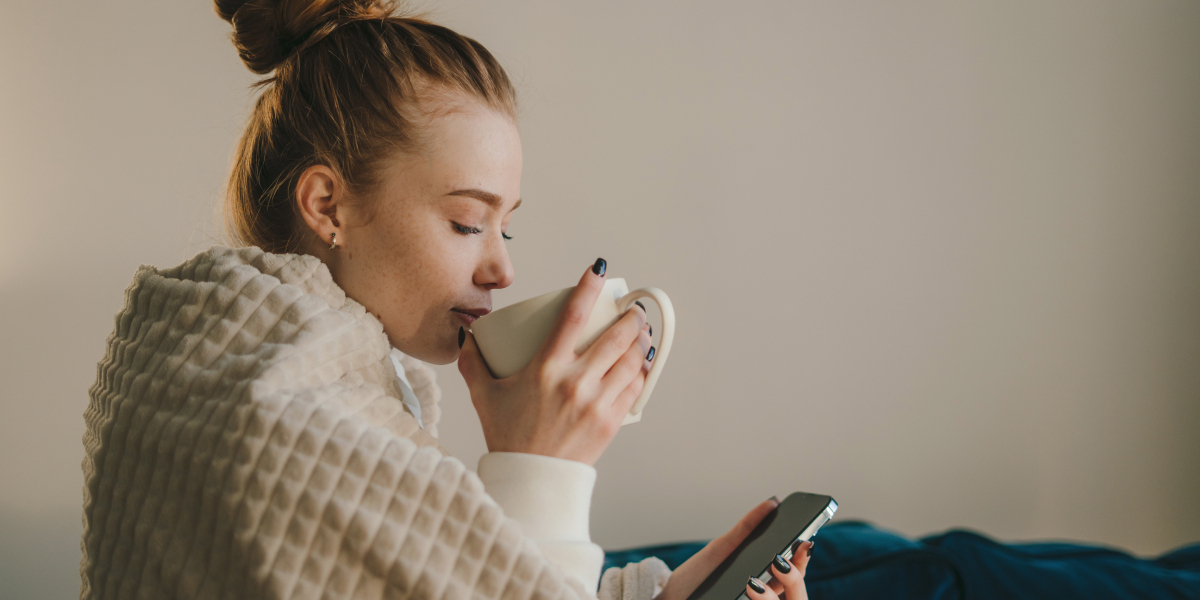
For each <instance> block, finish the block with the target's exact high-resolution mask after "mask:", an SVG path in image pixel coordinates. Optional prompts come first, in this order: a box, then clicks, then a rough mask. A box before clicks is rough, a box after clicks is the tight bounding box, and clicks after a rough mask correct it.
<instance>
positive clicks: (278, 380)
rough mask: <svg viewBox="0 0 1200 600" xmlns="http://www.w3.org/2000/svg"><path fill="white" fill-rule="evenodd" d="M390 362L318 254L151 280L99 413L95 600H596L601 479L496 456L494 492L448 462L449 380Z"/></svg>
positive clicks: (101, 381) (90, 433)
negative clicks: (590, 515) (444, 406)
mask: <svg viewBox="0 0 1200 600" xmlns="http://www.w3.org/2000/svg"><path fill="white" fill-rule="evenodd" d="M391 350H392V349H391V347H390V345H389V344H388V341H387V337H386V336H385V335H384V333H383V327H382V325H381V324H380V323H379V321H378V319H376V318H375V317H374V316H372V315H371V314H370V313H368V312H366V310H365V309H364V308H363V307H362V305H360V304H358V303H357V302H355V301H354V300H352V299H350V298H347V297H346V295H345V293H344V292H343V291H342V290H341V289H340V288H339V287H338V286H337V285H336V284H334V282H333V280H332V278H331V277H330V275H329V270H328V269H327V268H326V267H325V265H324V264H323V263H321V261H320V260H318V259H316V258H315V257H311V256H299V255H277V254H268V253H264V252H262V251H261V250H259V249H257V248H242V249H229V248H223V247H214V248H211V249H209V250H207V251H205V252H202V253H201V254H199V255H197V256H195V257H194V258H192V259H190V260H188V261H187V262H185V263H183V264H181V265H179V266H177V267H174V268H171V269H163V270H160V269H156V268H154V267H150V266H143V267H141V268H140V269H138V271H137V273H136V274H135V275H134V280H133V283H132V284H131V285H130V286H129V288H128V289H127V290H126V292H125V307H124V308H123V309H122V310H121V312H120V313H118V315H117V317H116V330H115V331H114V332H113V333H112V335H111V336H109V339H108V343H107V352H106V354H105V357H104V359H103V360H102V361H100V364H99V365H98V368H97V378H96V383H95V384H94V385H93V386H92V388H91V390H90V392H91V403H90V404H89V406H88V409H87V411H86V413H85V415H84V417H85V420H86V423H87V430H86V433H85V434H84V447H85V451H86V456H85V458H84V462H83V472H84V480H85V485H84V503H83V514H84V533H83V542H82V547H83V560H82V563H81V566H80V570H81V574H82V578H83V587H82V591H81V597H82V598H196V597H203V598H317V597H321V598H352V597H353V598H385V597H386V598H467V597H471V598H506V599H507V598H589V597H595V596H594V595H593V592H592V590H595V589H596V587H595V585H596V580H597V578H598V576H599V569H600V564H601V561H602V560H603V552H602V551H601V550H600V549H599V547H598V546H596V545H595V544H592V542H591V540H590V536H589V533H588V531H587V511H588V507H589V505H590V501H591V490H592V483H593V482H594V479H595V471H594V470H593V469H592V468H591V467H588V466H587V465H583V464H582V463H575V462H572V461H566V460H561V459H554V458H549V457H535V456H532V455H519V454H510V453H493V454H488V455H485V456H484V458H483V459H481V460H480V465H479V470H480V475H481V476H482V477H483V480H482V481H481V478H480V476H476V474H475V473H472V472H471V471H469V470H468V469H466V467H464V465H463V464H462V462H460V461H459V460H457V459H455V458H452V457H447V456H445V455H444V452H443V451H442V450H441V448H440V447H439V446H438V444H437V438H436V435H437V428H436V426H437V421H438V417H439V416H440V410H439V408H438V406H437V402H438V399H439V398H440V392H439V391H438V388H437V386H436V384H435V382H434V377H433V371H432V370H431V369H430V368H429V367H428V366H427V365H425V364H423V363H421V362H420V361H418V360H416V359H413V358H412V357H408V356H404V355H402V354H398V353H397V356H396V357H397V359H398V360H399V362H400V363H401V365H402V367H403V373H401V374H400V375H401V376H400V377H397V371H396V369H395V368H394V366H393V363H392V358H391V356H389V352H390V351H391ZM405 387H409V388H410V389H409V390H405ZM405 391H408V392H409V394H411V395H409V396H408V400H409V401H410V403H411V401H412V396H414V395H415V397H416V399H417V401H418V403H419V407H420V408H419V411H417V410H413V411H411V412H410V411H409V410H407V409H406V408H405V405H404V402H403V401H402V399H404V398H405V397H406V394H405ZM418 412H419V414H420V417H421V423H418V422H417V420H416V418H414V417H413V414H412V413H418ZM669 575H670V572H669V571H668V570H667V568H666V566H665V565H664V564H663V563H662V562H661V561H658V560H657V559H648V560H647V561H643V562H642V563H639V564H636V565H629V566H627V567H625V568H624V569H615V568H614V569H609V571H608V572H607V573H605V574H604V577H603V582H602V583H601V585H600V594H599V595H600V597H601V598H605V599H610V598H611V599H617V598H629V599H634V598H636V599H648V598H651V597H652V596H654V595H656V594H657V593H658V591H659V590H661V588H662V586H663V584H664V583H665V582H666V580H667V578H668V577H669Z"/></svg>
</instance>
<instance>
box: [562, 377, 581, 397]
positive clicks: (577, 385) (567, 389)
mask: <svg viewBox="0 0 1200 600" xmlns="http://www.w3.org/2000/svg"><path fill="white" fill-rule="evenodd" d="M585 385H586V382H585V381H584V379H583V377H581V376H574V377H569V378H567V379H564V380H563V382H562V392H563V396H564V397H565V398H566V401H567V402H568V403H571V404H578V403H580V402H582V401H583V399H584V388H585Z"/></svg>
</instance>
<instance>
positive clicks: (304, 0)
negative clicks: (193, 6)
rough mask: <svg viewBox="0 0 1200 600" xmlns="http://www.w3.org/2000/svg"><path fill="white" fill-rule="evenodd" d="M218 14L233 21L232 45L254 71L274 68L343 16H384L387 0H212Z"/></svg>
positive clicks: (388, 8) (390, 8) (390, 9)
mask: <svg viewBox="0 0 1200 600" xmlns="http://www.w3.org/2000/svg"><path fill="white" fill-rule="evenodd" d="M213 3H214V4H215V5H216V9H217V15H219V16H220V17H221V18H222V19H224V20H226V21H229V23H230V24H231V25H233V36H232V38H233V45H234V46H236V47H237V50H238V56H241V57H242V62H244V63H246V66H247V67H249V68H250V70H251V71H254V72H255V73H258V74H262V75H265V74H267V73H270V72H271V71H273V70H275V67H277V66H279V63H281V62H283V60H284V59H286V58H287V57H288V55H290V54H291V53H292V51H293V50H295V49H296V48H297V47H298V46H300V45H301V44H303V43H304V42H305V40H307V39H308V37H309V36H310V35H312V34H313V33H314V32H316V31H317V30H318V29H320V28H321V27H324V26H326V25H328V26H330V27H332V26H333V25H334V24H336V23H337V22H338V21H339V20H343V19H369V18H385V17H387V16H389V15H391V14H392V12H393V11H394V10H395V7H394V5H393V3H392V2H390V1H387V0H214V2H213Z"/></svg>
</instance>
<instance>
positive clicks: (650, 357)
mask: <svg viewBox="0 0 1200 600" xmlns="http://www.w3.org/2000/svg"><path fill="white" fill-rule="evenodd" d="M646 360H654V346H650V351H649V352H647V353H646Z"/></svg>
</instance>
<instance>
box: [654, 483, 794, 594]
mask: <svg viewBox="0 0 1200 600" xmlns="http://www.w3.org/2000/svg"><path fill="white" fill-rule="evenodd" d="M776 506H779V502H777V501H776V500H775V499H774V498H772V499H770V500H766V501H764V502H763V503H762V504H759V505H758V506H755V507H754V508H753V509H752V510H751V511H750V512H748V513H746V516H744V517H742V520H741V521H738V523H737V525H734V526H733V529H730V530H729V532H728V533H726V534H725V535H723V536H721V537H719V538H717V539H715V540H713V541H711V542H709V543H708V545H707V546H705V547H704V548H703V549H701V550H700V551H699V552H697V553H696V554H694V555H692V557H691V558H689V559H687V561H686V562H684V563H683V564H682V565H679V568H678V569H675V571H674V572H673V573H671V578H670V579H668V580H667V586H666V587H665V588H663V591H662V593H660V594H659V595H658V597H657V598H656V600H684V599H685V598H687V597H688V596H690V595H692V592H694V591H696V588H698V587H700V584H701V583H703V582H704V580H705V579H706V578H708V576H709V574H711V573H712V571H713V569H715V568H717V566H718V565H720V564H721V562H722V561H724V560H725V558H726V557H728V556H729V553H730V552H733V550H734V548H737V547H738V544H741V543H742V540H744V539H746V536H747V535H749V534H750V532H751V531H753V530H754V528H755V527H756V526H757V525H758V523H759V521H762V520H763V517H765V516H767V514H768V513H770V512H771V511H772V510H773V509H774V508H775V507H776ZM810 548H812V542H804V543H803V544H801V545H800V547H799V548H797V549H796V551H795V556H793V557H792V561H790V562H789V561H784V562H785V563H786V564H787V565H788V566H789V567H790V568H789V571H788V572H787V573H783V572H781V571H780V570H779V565H777V564H772V565H771V575H772V577H773V579H772V580H771V583H770V584H766V585H763V586H762V587H763V591H762V592H758V591H757V590H755V589H754V588H753V587H751V584H750V583H749V582H747V584H746V595H747V596H749V597H750V598H751V600H764V599H765V600H778V598H779V596H780V593H781V592H782V594H783V597H784V598H787V600H807V599H808V592H807V591H806V590H805V588H804V571H805V569H807V568H808V556H809V549H810ZM755 581H756V582H757V581H758V580H757V579H756V580H755Z"/></svg>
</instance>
